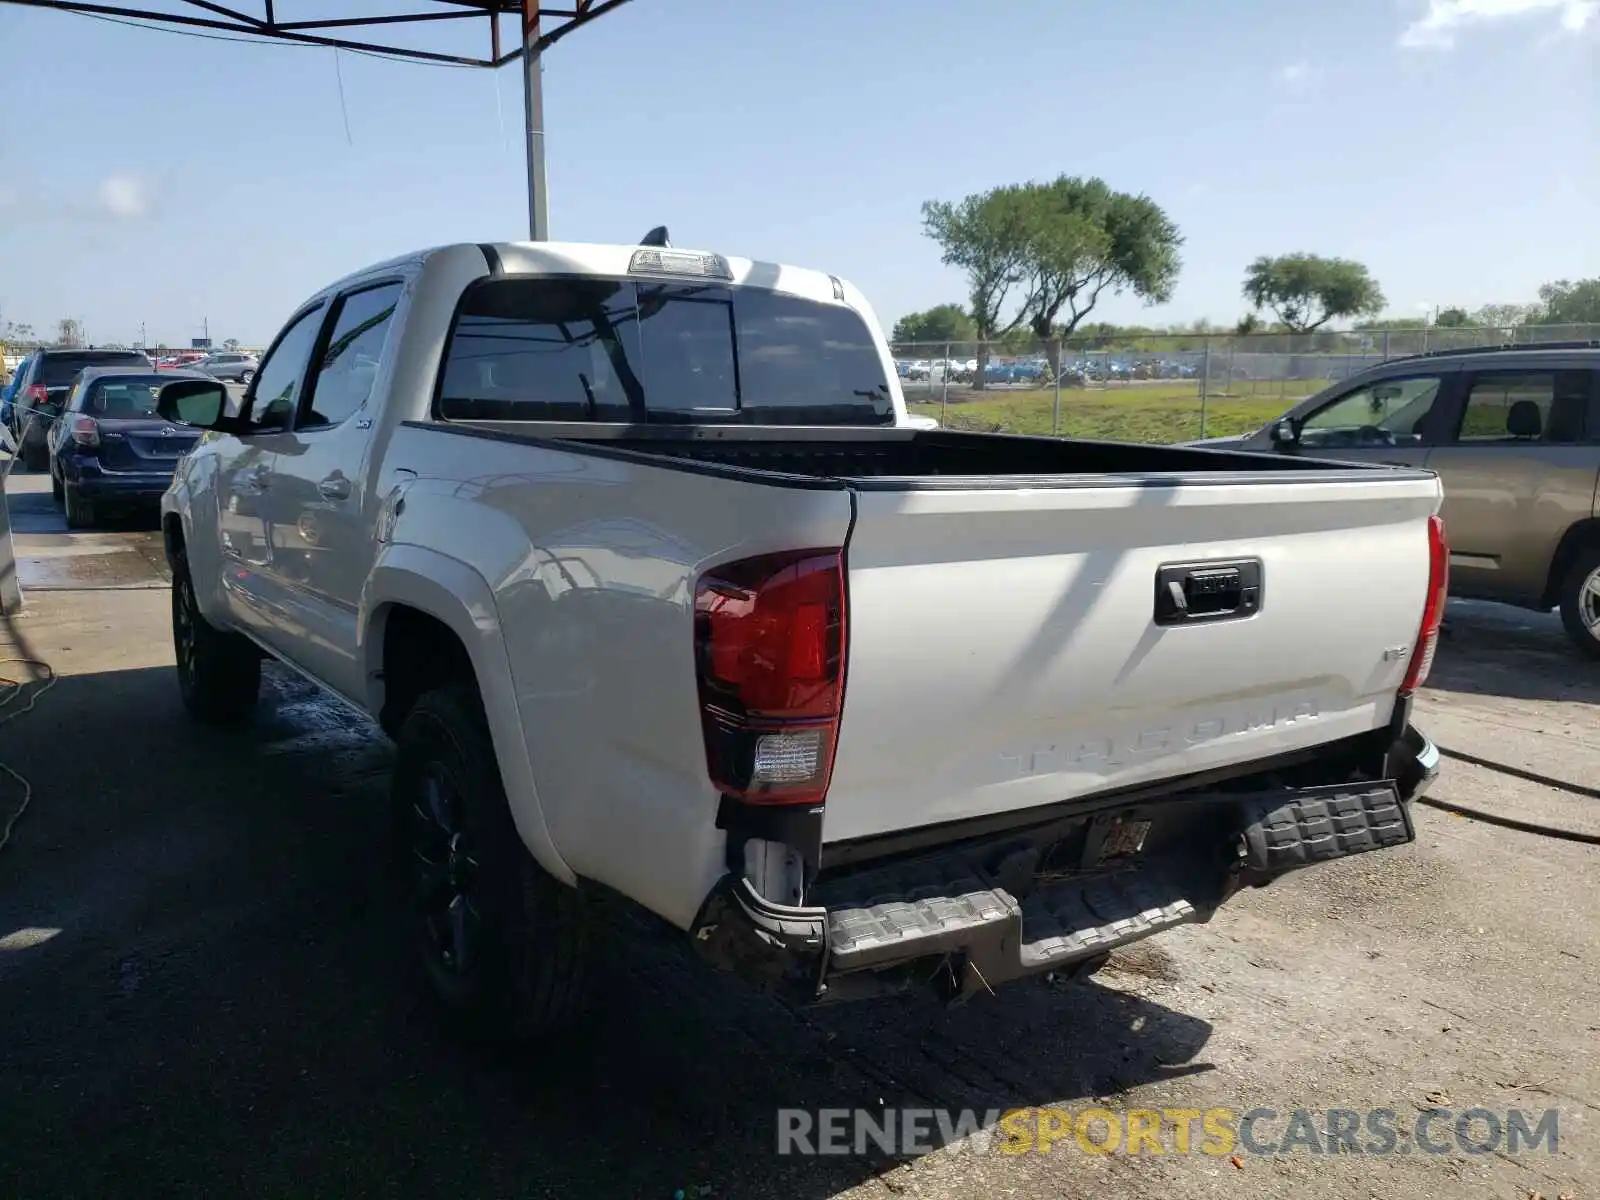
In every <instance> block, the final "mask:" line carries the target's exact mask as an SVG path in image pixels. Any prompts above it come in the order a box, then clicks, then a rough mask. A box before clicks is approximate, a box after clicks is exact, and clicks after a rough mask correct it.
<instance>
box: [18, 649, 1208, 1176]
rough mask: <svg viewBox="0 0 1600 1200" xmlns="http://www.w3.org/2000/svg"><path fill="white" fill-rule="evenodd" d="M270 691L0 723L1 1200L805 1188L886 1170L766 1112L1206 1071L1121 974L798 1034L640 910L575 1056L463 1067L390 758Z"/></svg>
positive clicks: (303, 703)
mask: <svg viewBox="0 0 1600 1200" xmlns="http://www.w3.org/2000/svg"><path fill="white" fill-rule="evenodd" d="M270 686H271V691H272V694H273V700H272V703H271V704H270V705H269V707H268V709H267V710H266V711H265V712H264V713H263V714H262V719H261V720H259V721H258V722H257V724H256V726H255V727H254V728H252V729H251V730H249V731H246V732H242V733H238V734H233V735H219V734H214V733H209V734H208V733H205V732H202V731H200V730H198V729H196V728H195V727H194V726H193V725H192V724H191V723H190V722H189V721H188V720H187V718H186V717H185V716H184V715H183V713H182V711H181V709H180V707H179V704H178V699H177V695H176V686H175V683H174V681H173V679H172V676H171V672H170V671H169V670H165V669H160V670H140V671H126V672H120V673H109V674H102V675H83V676H69V677H66V678H63V679H62V680H61V681H60V683H59V684H58V685H57V686H56V688H55V689H54V690H53V691H52V692H51V693H50V694H49V695H47V696H46V697H45V699H44V700H43V701H42V702H41V704H40V707H39V708H38V709H37V710H36V711H35V712H33V713H31V714H29V715H28V716H26V717H24V718H23V720H22V721H20V722H17V723H13V724H11V725H9V726H6V727H0V761H4V762H5V763H7V764H8V765H9V766H11V767H13V768H14V769H16V770H18V771H19V772H21V773H22V774H23V775H24V776H26V777H27V778H28V779H29V780H30V781H31V783H32V785H33V788H34V795H33V806H32V808H31V809H30V810H29V812H28V814H27V816H26V817H25V818H24V819H23V821H22V822H21V823H19V824H18V826H17V828H16V833H15V836H14V838H13V840H12V844H11V845H10V846H9V847H8V848H7V849H6V851H5V853H4V857H3V858H0V880H3V883H0V887H3V893H0V894H3V896H4V899H3V900H0V924H3V925H4V926H5V928H0V1011H3V1012H4V1013H5V1014H6V1017H5V1036H4V1041H3V1042H0V1128H4V1129H5V1131H6V1135H5V1138H4V1139H3V1144H0V1191H3V1192H4V1193H5V1194H8V1195H24V1194H27V1195H45V1194H48V1195H62V1194H112V1193H122V1194H155V1193H161V1194H168V1195H171V1194H202V1193H205V1194H214V1193H217V1192H221V1191H226V1192H229V1193H233V1194H240V1195H265V1194H270V1195H280V1194H288V1193H295V1194H312V1193H315V1194H332V1195H354V1194H365V1193H369V1192H377V1191H385V1192H396V1193H399V1194H435V1195H513V1194H515V1195H525V1194H534V1193H537V1194H540V1195H546V1196H574V1197H592V1196H606V1197H623V1196H648V1197H669V1196H671V1195H672V1194H673V1191H674V1190H675V1189H677V1188H687V1187H690V1186H697V1185H704V1184H710V1185H712V1187H713V1188H714V1194H715V1195H716V1196H719V1197H728V1198H730V1200H731V1198H733V1197H741V1198H742V1197H750V1196H773V1197H780V1196H781V1197H788V1198H797V1200H806V1198H810V1197H823V1196H829V1195H833V1194H834V1193H836V1192H838V1191H839V1190H841V1189H844V1188H847V1187H849V1186H851V1185H852V1184H855V1183H859V1182H861V1181H863V1180H864V1179H867V1178H870V1177H871V1176H872V1175H873V1174H875V1173H878V1172H881V1171H882V1170H883V1169H885V1165H886V1164H885V1162H884V1160H882V1159H881V1158H880V1159H873V1158H868V1157H846V1158H828V1159H820V1160H819V1159H802V1158H794V1157H780V1156H779V1155H778V1154H777V1112H778V1110H779V1109H780V1108H808V1109H817V1108H820V1107H844V1108H854V1107H863V1108H867V1109H869V1110H871V1111H873V1112H877V1111H879V1110H880V1109H881V1107H882V1106H891V1107H892V1106H897V1105H910V1106H914V1107H920V1108H931V1107H949V1108H954V1109H960V1108H972V1109H976V1110H978V1111H979V1113H982V1112H983V1111H984V1110H1003V1109H1006V1108H1009V1107H1014V1106H1026V1105H1035V1104H1047V1103H1056V1102H1065V1103H1081V1102H1084V1101H1086V1100H1088V1099H1090V1098H1093V1097H1096V1096H1104V1095H1108V1094H1111V1093H1115V1092H1118V1091H1121V1090H1124V1089H1126V1088H1129V1087H1134V1086H1137V1085H1140V1084H1143V1083H1147V1082H1150V1081H1153V1080H1158V1079H1162V1078H1167V1077H1171V1076H1173V1075H1180V1074H1186V1073H1192V1072H1196V1071H1203V1070H1207V1069H1209V1068H1208V1067H1207V1066H1206V1065H1205V1064H1203V1063H1195V1061H1194V1060H1195V1057H1196V1055H1197V1054H1199V1053H1200V1051H1201V1050H1202V1049H1203V1047H1204V1046H1205V1044H1206V1042H1207V1040H1208V1038H1209V1035H1210V1026H1209V1025H1208V1024H1207V1023H1205V1022H1204V1021H1201V1020H1198V1019H1196V1018H1194V1017H1191V1016H1188V1015H1186V1014H1184V1013H1181V1012H1177V1011H1173V1010H1171V1009H1168V1008H1165V1007H1163V1006H1161V1005H1159V1004H1156V1003H1153V1002H1151V1001H1149V1000H1147V999H1144V998H1141V997H1140V996H1138V995H1134V994H1131V993H1128V992H1123V991H1119V990H1117V988H1115V987H1113V986H1108V985H1104V984H1101V983H1097V982H1093V981H1091V982H1088V983H1082V984H1072V985H1066V986H1063V987H1059V988H1056V987H1051V986H1048V985H1045V984H1042V983H1041V984H1038V985H1032V986H1023V987H1020V988H1018V989H1015V990H1009V991H1005V992H1002V993H1001V994H1000V995H999V996H998V997H995V998H985V999H984V1000H982V1001H980V1002H976V1003H974V1004H973V1005H971V1006H969V1007H967V1008H963V1009H946V1008H943V1007H940V1006H938V1005H936V1004H935V1003H933V1002H932V1000H931V999H928V1000H923V999H921V998H913V999H910V1000H904V1001H897V1002H893V1003H878V1004H874V1005H868V1006H855V1007H848V1008H840V1009H833V1010H810V1011H806V1012H802V1013H798V1014H797V1013H793V1012H791V1011H789V1010H787V1009H785V1008H783V1007H781V1006H780V1005H778V1004H777V1003H776V1002H774V1001H772V1000H770V999H767V998H764V997H762V996H759V995H756V994H753V993H751V992H750V991H748V990H747V989H746V988H744V987H743V986H742V985H740V984H739V983H738V982H737V981H734V980H731V979H727V978H723V977H720V976H716V975H713V974H712V973H711V972H709V971H708V970H706V969H705V968H702V967H701V966H699V964H697V963H695V962H693V961H692V960H691V959H690V957H689V954H688V951H687V949H686V947H685V945H684V943H683V941H682V939H681V936H679V935H676V934H674V933H672V932H671V931H667V930H663V929H661V928H660V927H658V926H657V925H655V924H654V923H653V922H650V921H646V920H637V919H630V920H628V921H626V922H622V923H621V925H625V926H626V928H625V929H621V928H619V932H618V933H617V935H616V936H615V937H609V938H607V939H606V941H605V950H604V954H603V956H602V959H601V961H600V963H599V967H598V976H599V978H598V984H599V987H598V993H599V995H598V1007H597V1010H596V1012H597V1019H596V1020H595V1021H593V1022H591V1023H590V1025H589V1026H588V1027H587V1028H586V1030H585V1031H584V1032H583V1033H582V1034H581V1035H579V1036H574V1037H570V1038H566V1039H563V1040H561V1041H560V1042H557V1043H555V1044H552V1045H547V1046H543V1047H540V1048H536V1049H531V1050H528V1051H525V1052H522V1053H519V1054H516V1055H506V1054H503V1053H500V1052H497V1051H494V1050H492V1049H488V1048H482V1047H477V1046H474V1045H473V1044H471V1043H470V1042H467V1041H463V1040H461V1039H460V1038H458V1037H456V1036H454V1035H450V1034H447V1033H446V1032H445V1031H444V1029H443V1026H442V1025H441V1023H440V1022H439V1020H438V1019H437V1015H436V1014H435V1013H434V1011H433V1010H432V1007H431V1005H430V1003H429V1002H428V1001H427V1000H426V999H425V996H424V993H423V991H422V988H421V984H420V981H419V979H418V978H417V975H416V973H415V971H414V970H413V969H412V967H411V966H410V965H409V960H408V957H407V954H406V952H405V944H404V943H405V939H404V936H403V934H402V932H401V931H400V929H399V928H398V926H397V923H396V921H395V920H394V919H393V916H392V914H393V913H394V912H396V911H397V910H398V904H399V902H398V898H397V897H396V895H395V889H394V886H393V883H392V879H393V876H392V873H391V872H390V870H389V868H388V865H387V864H388V858H387V856H386V853H385V850H386V846H387V841H386V839H387V836H388V829H389V823H388V820H387V813H386V795H387V782H386V778H385V773H386V770H387V766H388V761H389V750H388V748H387V745H386V744H385V743H384V742H383V741H382V740H381V738H380V736H379V735H377V734H376V733H375V731H373V730H372V729H371V727H370V726H367V725H366V724H365V722H364V721H362V720H361V719H359V718H357V717H354V716H353V715H350V714H347V713H346V712H345V711H344V710H343V709H342V708H340V707H339V706H337V705H336V704H333V703H331V702H328V701H325V700H322V699H321V698H320V697H318V696H315V695H314V694H312V693H311V692H310V690H309V688H308V687H307V686H306V685H304V684H302V683H300V682H299V681H298V680H296V679H293V678H291V677H289V676H287V674H283V673H279V672H277V671H275V670H274V671H273V672H271V680H270ZM29 722H32V723H33V724H31V725H29V724H28V723H29ZM47 730H49V731H55V732H56V733H60V734H63V736H62V737H56V736H50V735H49V734H48V733H47ZM69 730H70V732H69ZM3 795H4V796H5V802H6V803H10V801H11V800H12V799H14V794H13V791H12V790H7V791H5V792H4V793H3ZM8 811H9V810H8ZM24 931H27V932H24ZM1158 958H1159V956H1158Z"/></svg>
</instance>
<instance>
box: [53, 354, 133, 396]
mask: <svg viewBox="0 0 1600 1200" xmlns="http://www.w3.org/2000/svg"><path fill="white" fill-rule="evenodd" d="M119 366H129V367H148V366H150V360H149V359H148V358H146V357H145V356H144V355H142V354H140V353H138V352H137V351H133V350H127V351H115V350H112V351H106V352H104V353H95V352H85V353H83V354H47V355H45V357H44V361H43V362H41V363H40V364H39V382H40V383H42V384H44V386H45V387H47V388H57V387H65V386H66V385H67V384H69V383H71V382H72V381H73V380H74V379H75V378H77V375H78V372H79V371H81V370H83V369H84V368H85V367H119Z"/></svg>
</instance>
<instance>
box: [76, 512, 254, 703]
mask: <svg viewBox="0 0 1600 1200" xmlns="http://www.w3.org/2000/svg"><path fill="white" fill-rule="evenodd" d="M69 495H70V493H69ZM172 646H173V651H174V654H175V655H176V657H177V669H178V691H179V693H180V694H181V695H182V696H183V706H184V708H186V709H188V710H189V715H190V716H191V717H193V718H194V719H195V720H197V721H200V722H201V723H203V724H206V725H239V724H243V723H244V722H245V721H247V720H249V719H250V717H251V716H252V715H253V714H254V713H255V710H256V705H257V703H258V702H259V701H260V698H261V653H260V651H258V650H257V649H256V648H255V646H253V645H252V644H251V643H250V641H249V640H248V639H247V638H243V637H241V636H239V635H238V634H237V633H226V632H224V631H223V630H220V629H218V628H217V627H216V626H215V625H212V624H211V622H209V621H207V620H206V619H205V617H203V616H201V614H200V606H199V605H198V604H197V603H196V602H195V595H194V581H193V580H192V579H190V578H189V567H188V564H187V563H186V562H184V561H183V560H181V559H180V560H179V561H178V563H177V565H176V567H175V568H174V570H173V572H172Z"/></svg>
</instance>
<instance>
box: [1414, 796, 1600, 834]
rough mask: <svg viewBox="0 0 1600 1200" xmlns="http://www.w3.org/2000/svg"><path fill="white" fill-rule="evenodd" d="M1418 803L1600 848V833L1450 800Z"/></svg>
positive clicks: (1420, 799)
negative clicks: (1546, 822) (1478, 807)
mask: <svg viewBox="0 0 1600 1200" xmlns="http://www.w3.org/2000/svg"><path fill="white" fill-rule="evenodd" d="M1417 803H1418V804H1426V805H1427V806H1428V807H1429V808H1438V809H1443V810H1444V811H1445V812H1447V813H1455V814H1456V816H1458V817H1470V818H1472V820H1474V821H1482V822H1483V823H1484V824H1485V825H1498V826H1500V827H1501V828H1502V829H1516V830H1520V831H1521V832H1523V833H1536V834H1538V835H1539V836H1540V837H1547V838H1557V839H1559V840H1561V841H1563V842H1581V843H1582V844H1583V845H1585V846H1600V833H1579V832H1577V831H1576V830H1573V829H1557V828H1556V827H1555V826H1554V825H1541V824H1539V823H1538V822H1536V821H1519V820H1517V819H1516V818H1515V817H1498V816H1495V815H1493V814H1492V813H1486V812H1484V811H1483V810H1482V809H1477V808H1468V807H1467V806H1466V805H1465V804H1452V803H1451V802H1450V801H1448V800H1440V799H1437V798H1436V797H1433V796H1418V797H1417Z"/></svg>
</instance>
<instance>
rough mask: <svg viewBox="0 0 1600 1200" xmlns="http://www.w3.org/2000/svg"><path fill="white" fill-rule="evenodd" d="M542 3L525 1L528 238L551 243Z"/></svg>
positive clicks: (523, 73) (523, 57) (523, 0)
mask: <svg viewBox="0 0 1600 1200" xmlns="http://www.w3.org/2000/svg"><path fill="white" fill-rule="evenodd" d="M539 5H540V0H522V95H523V113H524V117H525V133H526V135H527V141H528V236H529V238H530V240H532V241H535V242H547V241H549V240H550V207H549V195H548V192H547V190H546V186H545V171H544V80H543V75H544V62H543V55H542V52H541V50H540V49H539Z"/></svg>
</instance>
